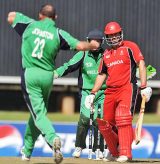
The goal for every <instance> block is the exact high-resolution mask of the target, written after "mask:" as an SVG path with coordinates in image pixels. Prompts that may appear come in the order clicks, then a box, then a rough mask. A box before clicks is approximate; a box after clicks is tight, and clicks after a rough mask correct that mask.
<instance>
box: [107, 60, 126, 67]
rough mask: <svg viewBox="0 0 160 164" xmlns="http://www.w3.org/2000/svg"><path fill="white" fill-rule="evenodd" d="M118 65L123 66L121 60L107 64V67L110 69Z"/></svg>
mask: <svg viewBox="0 0 160 164" xmlns="http://www.w3.org/2000/svg"><path fill="white" fill-rule="evenodd" d="M118 64H123V60H116V61H113V62H111V63H109V64H107V67H112V66H114V65H118Z"/></svg>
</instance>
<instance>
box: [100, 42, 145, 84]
mask: <svg viewBox="0 0 160 164" xmlns="http://www.w3.org/2000/svg"><path fill="white" fill-rule="evenodd" d="M140 60H144V57H143V55H142V53H141V51H140V49H139V47H138V46H137V44H135V43H134V42H131V41H123V43H122V45H121V46H120V47H118V48H117V49H107V50H105V52H104V54H103V58H102V60H101V64H100V67H99V73H107V74H108V78H107V81H106V85H107V87H121V86H123V85H125V84H127V83H134V84H135V83H137V78H136V67H137V63H139V61H140Z"/></svg>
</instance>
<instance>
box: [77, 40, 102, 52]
mask: <svg viewBox="0 0 160 164" xmlns="http://www.w3.org/2000/svg"><path fill="white" fill-rule="evenodd" d="M98 47H99V43H98V42H97V41H94V40H92V41H91V42H86V41H80V42H79V43H78V44H77V46H76V49H77V50H78V51H88V50H94V49H97V48H98Z"/></svg>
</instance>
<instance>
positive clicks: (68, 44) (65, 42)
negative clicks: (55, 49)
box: [59, 29, 79, 50]
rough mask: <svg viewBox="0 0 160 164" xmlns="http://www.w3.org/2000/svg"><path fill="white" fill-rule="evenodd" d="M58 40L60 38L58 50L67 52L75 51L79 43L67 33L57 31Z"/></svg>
mask: <svg viewBox="0 0 160 164" xmlns="http://www.w3.org/2000/svg"><path fill="white" fill-rule="evenodd" d="M59 38H60V49H62V50H69V49H73V50H74V49H76V46H77V44H78V42H79V40H77V39H76V38H74V37H73V36H71V35H70V34H69V33H68V32H66V31H64V30H62V29H59Z"/></svg>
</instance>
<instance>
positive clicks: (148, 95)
mask: <svg viewBox="0 0 160 164" xmlns="http://www.w3.org/2000/svg"><path fill="white" fill-rule="evenodd" d="M141 96H142V97H143V96H145V97H146V102H148V101H149V100H150V98H151V96H152V88H151V87H146V88H144V89H141Z"/></svg>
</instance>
